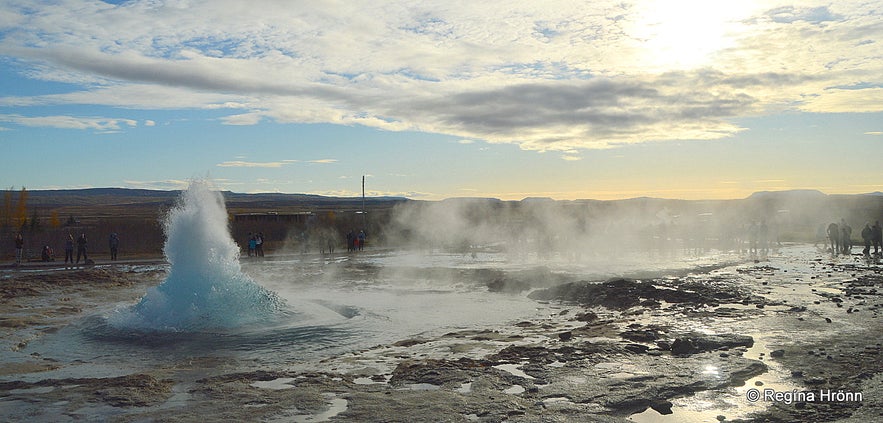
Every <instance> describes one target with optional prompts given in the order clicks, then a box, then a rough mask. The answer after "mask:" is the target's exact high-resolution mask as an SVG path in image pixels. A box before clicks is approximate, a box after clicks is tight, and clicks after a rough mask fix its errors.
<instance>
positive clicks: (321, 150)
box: [0, 0, 883, 200]
mask: <svg viewBox="0 0 883 423" xmlns="http://www.w3.org/2000/svg"><path fill="white" fill-rule="evenodd" d="M731 3H732V4H731ZM879 40H883V2H881V1H843V2H836V3H831V2H814V1H801V2H797V1H741V2H708V1H697V0H684V1H665V2H662V1H609V2H607V1H592V2H584V1H580V2H558V1H548V2H534V1H525V2H517V1H515V2H511V1H510V2H505V6H502V5H500V4H495V3H494V2H484V3H480V2H471V1H467V2H458V1H438V2H432V1H429V2H420V3H419V5H414V4H412V2H384V1H376V2H294V1H286V2H282V1H253V2H242V1H228V0H213V1H195V0H191V1H183V0H181V1H160V2H158V1H137V0H133V1H125V2H100V1H77V0H62V1H51V2H50V1H30V0H29V1H16V0H0V151H2V155H0V183H2V184H3V187H4V188H8V187H22V186H24V187H27V188H28V189H54V188H84V187H131V188H156V189H178V188H182V187H184V186H185V185H186V183H187V181H188V180H189V179H192V178H206V177H207V178H210V179H212V180H213V181H214V184H215V185H216V186H217V187H218V188H219V189H227V190H233V191H236V192H287V193H313V194H323V195H357V194H358V193H359V190H360V180H361V176H362V175H368V187H367V188H368V193H369V195H402V196H407V197H411V198H416V199H442V198H448V197H463V196H480V197H496V198H503V199H516V200H517V199H521V198H525V197H552V198H556V199H577V198H594V199H612V198H630V197H637V196H655V197H665V198H686V199H711V198H741V197H745V196H747V195H749V194H751V193H752V192H755V191H763V190H784V189H819V190H822V191H823V192H827V193H864V192H872V191H878V190H883V172H881V171H880V170H879V169H880V157H881V153H883V46H881V44H880V41H879Z"/></svg>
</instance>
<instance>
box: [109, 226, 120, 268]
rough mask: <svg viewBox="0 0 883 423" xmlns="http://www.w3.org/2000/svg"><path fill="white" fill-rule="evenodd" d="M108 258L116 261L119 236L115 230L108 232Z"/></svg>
mask: <svg viewBox="0 0 883 423" xmlns="http://www.w3.org/2000/svg"><path fill="white" fill-rule="evenodd" d="M109 244H110V259H111V260H112V261H116V259H117V253H118V252H119V249H120V236H119V235H117V233H116V232H114V233H112V234H110V241H109Z"/></svg>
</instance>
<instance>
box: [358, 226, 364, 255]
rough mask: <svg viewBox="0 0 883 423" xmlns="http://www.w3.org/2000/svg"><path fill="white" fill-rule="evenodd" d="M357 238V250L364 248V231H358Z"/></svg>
mask: <svg viewBox="0 0 883 423" xmlns="http://www.w3.org/2000/svg"><path fill="white" fill-rule="evenodd" d="M358 238H359V251H362V249H363V248H365V238H366V235H365V231H359V236H358Z"/></svg>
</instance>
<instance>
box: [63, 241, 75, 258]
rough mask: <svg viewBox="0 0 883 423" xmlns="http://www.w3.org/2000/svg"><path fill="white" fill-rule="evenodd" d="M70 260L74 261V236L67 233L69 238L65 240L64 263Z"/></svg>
mask: <svg viewBox="0 0 883 423" xmlns="http://www.w3.org/2000/svg"><path fill="white" fill-rule="evenodd" d="M68 262H70V263H71V264H73V262H74V236H73V235H71V234H67V239H65V240H64V264H67V263H68Z"/></svg>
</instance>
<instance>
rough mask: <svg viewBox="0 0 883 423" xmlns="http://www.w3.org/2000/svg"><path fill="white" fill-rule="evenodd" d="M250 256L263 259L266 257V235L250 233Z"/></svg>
mask: <svg viewBox="0 0 883 423" xmlns="http://www.w3.org/2000/svg"><path fill="white" fill-rule="evenodd" d="M248 256H249V257H263V256H264V233H263V232H256V233H251V232H249V233H248Z"/></svg>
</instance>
